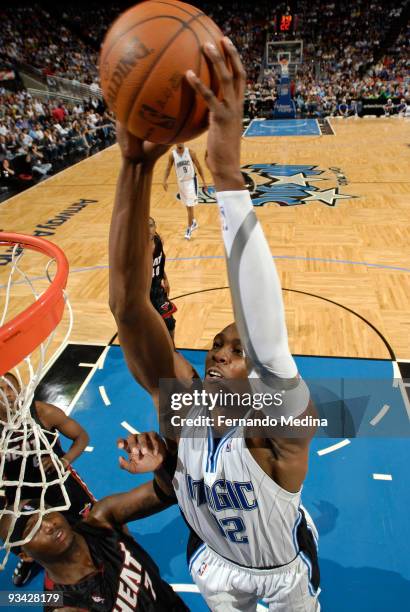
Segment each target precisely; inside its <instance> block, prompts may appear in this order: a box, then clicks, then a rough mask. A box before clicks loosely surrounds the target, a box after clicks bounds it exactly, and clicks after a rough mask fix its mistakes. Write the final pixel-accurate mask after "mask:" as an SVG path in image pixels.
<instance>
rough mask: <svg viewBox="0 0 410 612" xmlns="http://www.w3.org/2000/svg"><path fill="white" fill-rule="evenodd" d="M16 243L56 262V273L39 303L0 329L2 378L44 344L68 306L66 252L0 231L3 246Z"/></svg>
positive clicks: (46, 243)
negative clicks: (66, 303)
mask: <svg viewBox="0 0 410 612" xmlns="http://www.w3.org/2000/svg"><path fill="white" fill-rule="evenodd" d="M16 244H18V245H21V246H22V247H24V248H28V249H31V250H33V251H37V252H39V253H43V254H44V255H47V256H48V257H49V258H50V259H55V261H56V263H57V272H56V275H55V277H54V279H53V281H52V282H51V284H50V286H49V287H48V289H47V290H46V291H45V292H44V293H43V294H42V295H41V296H40V297H39V299H38V300H36V301H35V302H34V303H33V304H31V305H30V306H28V307H27V308H26V309H25V310H23V312H21V313H20V314H18V315H17V316H16V317H14V318H13V319H11V320H10V321H6V323H5V324H4V325H3V326H2V327H0V376H2V375H3V374H5V373H6V372H8V371H9V370H11V369H12V368H13V367H14V366H15V365H17V364H18V363H20V361H22V360H23V359H24V358H25V357H27V355H29V354H30V353H31V352H32V351H34V349H35V348H36V347H37V346H39V345H40V344H41V343H42V342H44V340H45V339H46V338H47V337H48V336H49V335H50V334H51V332H52V331H53V330H54V329H55V328H56V327H57V325H58V324H59V323H60V321H61V319H62V317H63V313H64V306H65V299H64V289H65V288H66V285H67V278H68V269H69V267H68V260H67V257H66V256H65V254H64V253H63V251H62V250H61V249H60V248H59V247H58V246H56V245H55V244H53V243H52V242H49V241H48V240H44V239H43V238H38V237H36V236H26V235H24V234H12V233H8V232H0V245H1V246H14V245H16Z"/></svg>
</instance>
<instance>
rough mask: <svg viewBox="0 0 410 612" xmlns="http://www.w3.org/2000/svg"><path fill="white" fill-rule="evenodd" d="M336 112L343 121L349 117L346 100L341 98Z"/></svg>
mask: <svg viewBox="0 0 410 612" xmlns="http://www.w3.org/2000/svg"><path fill="white" fill-rule="evenodd" d="M337 112H338V114H339V115H341V116H342V117H344V118H345V119H347V117H348V116H349V115H350V107H349V104H348V103H347V100H346V98H343V100H342V101H341V103H340V104H338V105H337Z"/></svg>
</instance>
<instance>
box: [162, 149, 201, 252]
mask: <svg viewBox="0 0 410 612" xmlns="http://www.w3.org/2000/svg"><path fill="white" fill-rule="evenodd" d="M173 164H174V166H175V172H176V175H177V181H178V190H179V197H180V198H181V202H182V203H183V204H185V207H186V210H187V215H188V226H187V228H186V231H185V238H186V239H187V240H190V239H191V235H192V232H193V231H194V230H196V229H197V228H198V222H197V220H196V219H195V218H194V206H196V204H198V180H197V178H196V174H195V168H196V169H197V170H198V173H199V175H200V176H201V179H202V183H203V186H204V188H206V183H205V177H204V173H203V170H202V166H201V164H200V163H199V160H198V158H197V156H196V153H195V151H193V149H188V147H186V146H185V145H184V144H183V143H181V144H177V146H176V148H175V149H174V150H173V151H172V152H171V154H170V155H169V158H168V164H167V167H166V169H165V176H164V181H163V187H164V189H165V191H167V189H168V183H167V180H168V177H169V173H170V172H171V168H172V165H173Z"/></svg>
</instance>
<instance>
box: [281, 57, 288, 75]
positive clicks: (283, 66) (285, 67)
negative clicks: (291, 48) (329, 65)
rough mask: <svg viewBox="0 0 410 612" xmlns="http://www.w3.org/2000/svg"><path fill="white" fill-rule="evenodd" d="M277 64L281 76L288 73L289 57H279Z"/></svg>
mask: <svg viewBox="0 0 410 612" xmlns="http://www.w3.org/2000/svg"><path fill="white" fill-rule="evenodd" d="M279 64H280V71H281V74H282V76H287V75H288V74H289V58H288V57H281V58H280V59H279Z"/></svg>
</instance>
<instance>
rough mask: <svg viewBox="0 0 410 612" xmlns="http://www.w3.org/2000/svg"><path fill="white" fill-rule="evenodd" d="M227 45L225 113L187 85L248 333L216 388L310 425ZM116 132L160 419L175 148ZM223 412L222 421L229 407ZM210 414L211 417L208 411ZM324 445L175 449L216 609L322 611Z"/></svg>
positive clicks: (148, 372)
mask: <svg viewBox="0 0 410 612" xmlns="http://www.w3.org/2000/svg"><path fill="white" fill-rule="evenodd" d="M223 46H224V52H225V56H226V58H227V59H226V60H225V59H224V58H223V57H222V56H221V55H220V53H219V52H218V51H217V49H216V48H215V46H214V45H212V44H210V43H208V44H207V45H205V53H206V56H207V60H209V64H210V65H211V66H212V69H213V70H214V71H215V73H216V75H217V77H218V78H219V81H220V83H221V94H222V100H221V101H220V100H219V99H217V98H216V96H215V95H214V93H213V92H212V91H210V90H209V89H208V88H207V87H206V86H205V85H204V84H203V83H201V81H200V80H199V79H198V78H197V77H196V76H195V75H194V74H193V73H192V72H191V71H189V72H187V74H186V78H187V80H188V81H189V83H190V85H191V86H192V87H193V88H194V89H195V90H196V92H197V94H198V95H200V96H202V97H203V99H204V100H205V102H206V103H207V105H208V107H209V110H210V121H209V125H210V127H209V132H208V146H207V150H208V158H207V161H208V165H209V167H210V169H211V172H212V175H213V180H214V183H215V187H216V191H217V202H218V206H219V210H220V214H221V220H222V224H223V230H222V235H223V240H224V244H225V251H226V260H227V266H228V273H229V280H230V289H231V295H232V302H233V305H234V311H235V321H236V325H235V324H234V325H229V326H228V327H226V328H225V329H223V330H221V331H220V332H219V333H218V334H217V336H216V337H215V339H214V342H213V346H212V348H211V349H210V351H209V352H208V354H207V358H206V365H205V372H206V375H205V379H204V381H203V387H204V389H205V390H206V389H208V390H210V389H212V388H214V389H215V388H216V389H217V390H218V389H219V387H220V386H221V387H224V386H228V389H230V388H231V386H232V385H233V383H234V381H239V380H242V381H244V382H245V384H250V385H252V384H256V382H257V381H261V383H262V384H263V385H265V387H267V388H268V389H270V390H271V392H273V393H275V391H280V393H281V394H282V399H283V406H282V408H281V411H279V410H277V409H276V408H275V409H272V410H273V415H278V416H279V413H280V412H281V414H283V413H284V414H287V415H289V414H291V415H292V417H295V416H301V417H303V416H307V417H311V416H313V415H315V411H314V407H313V406H312V403H311V401H310V397H309V391H308V389H307V387H306V385H305V383H304V382H303V380H302V379H301V377H300V375H299V373H298V370H297V366H296V364H295V362H294V360H293V357H292V355H291V353H290V351H289V346H288V337H287V329H286V322H285V314H284V305H283V300H282V292H281V286H280V282H279V277H278V274H277V271H276V268H275V263H274V261H273V260H272V255H271V252H270V249H269V246H268V244H267V242H266V239H265V236H264V234H263V231H262V228H261V226H260V225H259V223H258V220H257V218H256V215H255V212H254V209H253V206H252V202H251V199H250V195H249V192H248V191H247V190H245V189H244V181H243V177H242V174H241V171H240V145H241V135H242V117H243V99H244V91H245V86H246V75H245V72H244V70H243V67H242V64H241V61H240V58H239V55H238V52H237V51H236V49H235V48H234V47H233V45H232V43H231V42H230V41H229V40H228V39H223ZM227 64H228V66H229V68H230V69H228V66H227ZM117 133H118V142H119V145H120V149H121V153H122V167H121V171H120V175H119V178H118V183H117V192H116V199H115V204H114V210H113V216H112V221H111V228H110V244H109V261H110V267H109V274H110V307H111V310H112V312H113V314H114V316H115V319H116V322H117V325H118V333H119V339H120V343H121V346H122V349H123V351H124V355H125V358H126V361H127V365H128V367H129V369H130V371H131V373H132V374H133V375H134V377H135V378H136V380H137V381H138V382H139V383H140V384H141V385H142V386H143V387H144V388H145V389H146V390H147V391H148V392H149V393H150V394H151V396H152V398H153V401H154V403H155V405H156V406H158V404H159V382H160V380H161V379H175V378H176V376H177V375H176V371H175V363H174V357H173V347H172V342H171V339H170V338H169V334H168V333H167V330H166V327H165V325H164V323H163V321H162V319H161V317H160V316H159V315H158V313H157V312H156V311H155V309H154V308H153V307H152V305H151V303H150V301H149V289H150V284H151V278H150V276H151V270H150V261H149V260H148V254H149V251H148V245H147V243H148V236H147V232H146V224H147V223H148V218H149V209H150V194H151V184H152V176H153V169H154V165H155V161H156V159H157V158H158V157H159V156H160V155H161V154H162V153H163V152H164V151H165V150H166V149H164V148H163V147H162V148H161V146H159V145H154V144H152V143H149V142H142V141H140V140H138V139H136V138H135V137H133V136H132V135H131V134H129V133H127V132H126V131H125V130H124V129H123V128H121V126H118V132H117ZM227 143H229V146H227ZM144 257H145V260H144ZM130 270H132V273H131V272H130ZM267 306H268V307H267ZM248 377H249V378H248ZM281 390H282V391H281ZM264 410H265V407H264ZM217 412H218V413H219V414H221V413H222V414H223V411H222V412H221V409H220V407H216V409H215V410H214V413H213V414H214V416H215V414H216V413H217ZM268 412H269V410H268ZM198 413H199V416H200V417H202V416H203V415H204V414H207V413H208V410H207V408H206V406H201V407H199V408H198ZM196 414H197V413H194V414H192V416H196ZM270 414H272V412H271V413H270ZM313 434H314V430H312V429H307V430H306V432H305V435H304V436H303V437H302V436H301V437H281V436H275V435H273V434H271V432H266V435H262V433H261V434H260V435H259V437H258V436H255V435H254V436H253V437H252V436H249V435H247V430H246V429H245V430H244V429H242V428H234V429H233V430H232V431H227V430H226V428H224V427H214V428H213V427H209V428H208V427H206V426H205V425H204V426H202V425H199V426H198V427H197V426H196V425H195V427H194V428H193V430H192V435H191V436H185V437H182V436H181V437H180V439H179V440H177V442H178V448H177V455H175V454H173V453H174V446H173V445H172V446H171V441H168V449H169V452H170V458H172V459H174V461H175V463H176V469H175V473H174V479H173V483H174V491H175V495H176V497H177V499H178V504H179V506H180V508H181V510H182V512H183V515H184V517H185V519H186V521H187V522H188V524H189V526H190V527H191V539H190V546H189V557H190V563H189V567H190V572H191V576H192V578H193V580H194V581H195V583H196V584H197V586H198V588H199V590H200V592H201V593H202V595H203V596H204V598H205V600H206V602H207V604H208V606H209V607H210V608H211V610H214V611H218V612H219V611H221V612H222V611H223V612H228V611H229V612H231V611H232V612H233V611H238V610H241V611H243V612H248V611H249V612H250V611H251V610H252V611H255V610H256V607H257V602H258V600H259V599H263V600H264V601H265V602H266V603H267V604H268V605H269V609H270V610H272V611H273V610H275V611H277V612H290V611H292V612H318V611H319V610H320V605H319V602H318V595H319V592H320V589H319V567H318V561H317V549H316V536H317V532H316V529H315V527H314V524H313V522H312V520H311V518H310V517H309V514H308V513H307V512H306V510H305V509H304V508H303V506H302V505H301V490H302V485H303V482H304V480H305V477H306V474H307V469H308V456H309V444H310V439H311V437H312V436H313Z"/></svg>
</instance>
